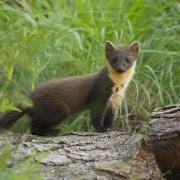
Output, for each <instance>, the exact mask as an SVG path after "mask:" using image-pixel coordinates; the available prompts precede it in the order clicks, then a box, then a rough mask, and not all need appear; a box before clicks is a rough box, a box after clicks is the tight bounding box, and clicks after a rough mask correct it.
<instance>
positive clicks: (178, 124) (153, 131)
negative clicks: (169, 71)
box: [147, 105, 180, 180]
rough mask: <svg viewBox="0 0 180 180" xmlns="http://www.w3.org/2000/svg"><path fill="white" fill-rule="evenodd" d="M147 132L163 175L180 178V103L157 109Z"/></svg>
mask: <svg viewBox="0 0 180 180" xmlns="http://www.w3.org/2000/svg"><path fill="white" fill-rule="evenodd" d="M147 134H148V137H147V142H148V144H149V145H148V146H149V147H150V148H151V149H152V151H153V154H154V155H155V158H156V162H157V164H158V165H159V167H160V169H161V171H162V174H163V176H164V177H165V178H167V179H173V180H175V179H180V105H173V106H166V107H163V108H159V109H155V110H154V111H153V112H152V114H151V121H150V123H149V127H148V132H147Z"/></svg>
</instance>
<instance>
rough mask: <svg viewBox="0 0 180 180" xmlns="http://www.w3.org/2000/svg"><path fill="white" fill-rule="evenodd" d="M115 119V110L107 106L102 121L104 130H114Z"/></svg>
mask: <svg viewBox="0 0 180 180" xmlns="http://www.w3.org/2000/svg"><path fill="white" fill-rule="evenodd" d="M115 118H116V110H115V109H113V107H112V106H111V105H109V106H108V107H107V108H106V110H105V113H104V121H103V126H104V128H105V129H110V130H111V129H114V125H115Z"/></svg>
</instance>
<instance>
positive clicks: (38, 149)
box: [0, 105, 180, 180]
mask: <svg viewBox="0 0 180 180" xmlns="http://www.w3.org/2000/svg"><path fill="white" fill-rule="evenodd" d="M7 143H9V144H10V147H11V156H10V162H14V163H16V162H18V161H19V160H23V159H26V158H27V157H30V156H33V158H34V159H35V161H37V162H39V163H40V166H39V169H40V171H41V173H42V175H43V176H44V179H47V180H56V179H68V180H69V179H70V180H71V179H82V180H84V179H90V180H91V179H100V180H101V179H102V180H106V179H107V180H109V179H132V180H134V179H143V180H146V179H148V180H149V179H153V180H156V179H157V180H159V179H163V178H165V179H180V176H179V175H180V105H176V106H168V107H164V108H160V109H156V110H155V111H153V112H152V115H151V121H150V123H149V125H148V127H147V135H146V136H145V135H141V134H129V133H125V132H119V131H112V132H107V133H90V132H87V133H85V132H74V133H71V134H67V135H64V136H58V137H39V136H33V135H28V134H26V135H23V136H22V135H18V134H13V133H10V132H0V149H3V147H4V146H5V145H6V144H7ZM160 170H161V171H160Z"/></svg>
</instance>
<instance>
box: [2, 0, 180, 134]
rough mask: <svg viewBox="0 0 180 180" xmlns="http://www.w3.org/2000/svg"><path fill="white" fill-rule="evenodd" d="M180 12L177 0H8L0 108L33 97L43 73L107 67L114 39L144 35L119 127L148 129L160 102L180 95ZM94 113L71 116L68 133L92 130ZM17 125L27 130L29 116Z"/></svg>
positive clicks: (123, 41)
mask: <svg viewBox="0 0 180 180" xmlns="http://www.w3.org/2000/svg"><path fill="white" fill-rule="evenodd" d="M179 14H180V3H178V1H177V0H171V1H169V0H156V1H153V0H128V1H127V0H103V1H96V0H62V1H61V0H43V1H42V0H13V1H12V0H4V1H2V0H1V1H0V112H4V111H5V110H8V109H13V108H14V105H15V102H23V103H27V100H26V98H25V95H26V94H27V92H28V91H30V90H32V89H33V88H34V87H35V86H36V85H37V84H39V83H41V82H43V81H46V80H48V79H53V78H56V77H61V76H74V75H81V74H86V73H91V72H95V71H98V70H100V69H101V68H102V67H103V66H105V64H106V61H105V57H104V50H103V48H104V42H105V41H106V40H110V41H112V42H113V43H115V44H129V43H131V42H132V41H134V40H138V41H140V44H141V49H142V50H141V55H140V58H139V59H138V63H137V69H136V75H135V78H134V80H133V81H132V82H131V85H130V87H129V88H128V91H127V93H126V98H125V101H124V103H123V105H122V107H121V108H120V109H119V112H118V118H117V127H119V128H121V129H122V130H126V131H136V132H137V131H138V132H142V131H143V128H142V127H143V125H145V124H147V123H148V120H149V118H150V112H151V111H152V110H153V109H154V108H156V107H159V106H164V105H168V104H176V103H179V102H180V51H179V50H180V35H179V34H180V18H179ZM88 114H89V112H83V113H80V114H78V115H75V116H73V117H71V118H69V119H68V121H66V122H65V123H64V124H62V125H61V126H58V127H57V128H58V129H59V132H60V134H61V133H64V132H69V131H77V130H86V131H88V130H89V131H92V130H93V128H92V125H91V122H90V120H89V116H88ZM12 130H13V131H14V132H21V133H24V132H27V130H28V117H23V118H22V119H21V120H20V121H19V122H17V123H16V125H15V126H14V127H13V128H12Z"/></svg>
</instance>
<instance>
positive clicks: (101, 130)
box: [97, 126, 107, 132]
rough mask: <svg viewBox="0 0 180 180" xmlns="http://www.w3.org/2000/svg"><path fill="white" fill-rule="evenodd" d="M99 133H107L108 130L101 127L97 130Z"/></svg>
mask: <svg viewBox="0 0 180 180" xmlns="http://www.w3.org/2000/svg"><path fill="white" fill-rule="evenodd" d="M97 132H107V128H106V127H104V126H100V127H99V128H98V129H97Z"/></svg>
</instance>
